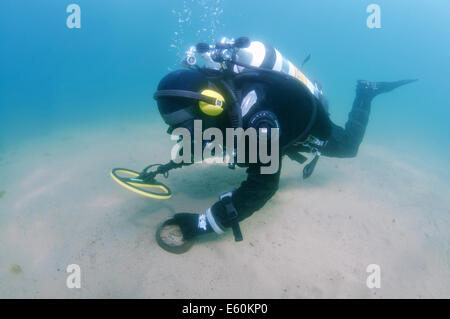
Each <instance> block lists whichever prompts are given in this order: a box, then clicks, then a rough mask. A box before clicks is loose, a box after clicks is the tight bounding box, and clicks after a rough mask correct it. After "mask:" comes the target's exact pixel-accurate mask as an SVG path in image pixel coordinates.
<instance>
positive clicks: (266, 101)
mask: <svg viewBox="0 0 450 319" xmlns="http://www.w3.org/2000/svg"><path fill="white" fill-rule="evenodd" d="M241 90H242V91H241V93H242V96H243V97H244V96H246V94H248V93H249V92H250V91H252V90H254V91H255V92H256V95H257V97H258V99H257V102H256V103H255V105H254V106H253V107H252V108H251V111H250V112H248V113H247V114H246V115H245V116H244V118H243V124H244V128H247V123H248V119H249V118H251V116H252V114H255V113H256V112H258V111H261V110H269V111H271V112H273V113H274V114H275V115H276V117H277V119H278V121H279V129H280V153H281V154H280V156H281V158H280V161H279V163H280V165H279V169H278V171H277V172H276V173H274V174H261V171H260V168H261V164H258V163H256V164H250V165H248V168H247V179H246V180H245V181H244V182H242V184H241V185H240V187H238V188H237V189H235V190H234V191H233V192H232V197H231V198H232V203H233V205H234V207H235V208H236V211H237V213H238V220H239V221H242V220H243V219H245V218H247V217H249V216H250V215H252V214H253V213H254V212H255V211H257V210H258V209H260V208H261V207H263V206H264V204H265V203H266V202H267V201H268V200H269V199H270V198H271V197H272V196H273V195H274V194H275V193H276V191H277V189H278V185H279V180H280V172H281V166H282V165H281V163H282V157H283V156H284V155H286V154H288V153H289V152H292V151H293V152H297V151H300V152H301V151H304V152H308V151H309V150H308V149H306V148H304V147H302V146H299V147H298V146H296V145H292V143H293V142H295V141H296V139H297V138H298V137H299V135H302V134H303V139H304V138H305V137H306V136H308V135H312V136H314V137H316V138H319V139H321V140H325V141H327V143H326V145H325V147H323V148H322V149H321V153H322V155H324V156H328V157H340V158H344V157H354V156H356V154H357V152H358V148H359V145H360V144H361V142H362V140H363V137H364V133H365V130H366V126H367V123H368V119H369V113H370V106H371V101H372V96H370V95H369V94H365V93H364V91H363V90H358V89H357V94H356V98H355V101H354V103H353V107H352V110H351V112H350V114H349V118H348V121H347V123H346V125H345V128H342V127H340V126H338V125H336V124H334V123H332V121H331V120H330V118H329V115H328V110H327V109H326V107H325V106H324V105H323V103H322V102H320V101H319V100H318V99H316V98H314V97H313V98H310V97H311V96H309V97H308V96H306V95H305V94H302V93H298V91H295V87H289V85H288V86H286V85H285V83H280V85H275V86H274V85H268V84H264V83H244V84H243V85H242V86H241ZM314 103H315V104H316V105H313V104H314ZM313 107H316V109H317V114H316V116H315V119H314V123H313V124H312V126H311V128H310V129H309V130H308V131H307V132H305V131H304V130H305V127H307V126H308V124H309V120H310V118H311V113H312V109H313ZM211 210H212V212H213V215H214V216H215V218H217V219H218V221H219V222H220V223H221V224H222V225H223V226H224V227H229V226H230V222H229V221H228V216H227V212H226V211H225V209H224V207H223V205H222V204H221V201H218V202H216V203H215V204H214V205H213V207H212V209H211Z"/></svg>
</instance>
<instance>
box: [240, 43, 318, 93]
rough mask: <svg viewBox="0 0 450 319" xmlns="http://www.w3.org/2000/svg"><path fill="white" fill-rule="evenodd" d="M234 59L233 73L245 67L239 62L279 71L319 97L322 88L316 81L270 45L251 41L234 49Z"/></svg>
mask: <svg viewBox="0 0 450 319" xmlns="http://www.w3.org/2000/svg"><path fill="white" fill-rule="evenodd" d="M234 61H236V62H237V64H238V65H235V66H234V67H233V71H234V72H235V73H241V72H242V71H244V69H245V67H242V66H239V64H243V65H249V66H252V67H254V68H262V69H268V70H272V71H276V72H281V73H284V74H287V75H290V76H292V77H294V78H296V79H297V80H299V81H300V82H302V83H303V84H304V85H305V86H306V87H307V88H308V90H309V91H310V92H311V93H312V94H313V95H314V96H315V97H316V98H318V99H320V98H321V95H322V90H321V89H320V88H319V85H318V83H316V82H312V81H310V80H309V79H308V78H307V77H306V76H305V75H304V74H303V72H301V71H300V69H299V68H297V67H296V66H295V65H294V64H293V63H292V62H291V61H289V60H288V59H286V58H285V57H283V55H282V54H281V53H280V52H279V51H278V50H277V49H275V48H273V47H271V46H270V45H267V44H264V43H262V42H259V41H252V42H250V43H249V46H248V47H246V48H240V49H239V50H237V51H236V53H235V58H234Z"/></svg>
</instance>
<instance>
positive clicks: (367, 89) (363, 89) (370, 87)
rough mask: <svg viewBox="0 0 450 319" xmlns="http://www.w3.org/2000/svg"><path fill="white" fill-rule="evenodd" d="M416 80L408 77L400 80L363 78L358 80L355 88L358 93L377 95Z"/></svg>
mask: <svg viewBox="0 0 450 319" xmlns="http://www.w3.org/2000/svg"><path fill="white" fill-rule="evenodd" d="M416 81H418V79H408V80H400V81H395V82H369V81H364V80H359V81H358V83H357V85H356V90H357V91H358V92H359V93H365V94H370V95H372V96H374V97H375V96H377V95H378V94H382V93H387V92H390V91H392V90H395V89H396V88H398V87H401V86H403V85H406V84H409V83H413V82H416Z"/></svg>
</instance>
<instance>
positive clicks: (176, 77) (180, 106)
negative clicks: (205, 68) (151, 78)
mask: <svg viewBox="0 0 450 319" xmlns="http://www.w3.org/2000/svg"><path fill="white" fill-rule="evenodd" d="M205 87H208V80H207V79H206V78H205V76H204V75H203V74H202V73H201V72H199V71H196V70H190V69H189V70H188V69H183V70H177V71H174V72H171V73H169V74H167V75H166V76H165V77H164V78H163V79H162V80H161V81H160V83H159V85H158V91H157V92H156V94H155V99H156V100H157V104H158V110H159V112H160V114H161V116H162V118H163V120H164V122H165V123H166V124H167V125H169V126H171V127H177V126H180V124H182V123H184V122H186V121H189V120H193V119H196V118H198V119H199V118H200V114H198V113H197V112H196V110H195V106H196V104H198V100H197V99H196V98H198V96H197V94H198V93H197V92H198V91H200V90H201V89H204V88H205ZM170 91H172V92H174V91H183V92H185V93H186V96H185V97H183V96H175V95H173V94H172V95H170V94H165V95H164V94H158V92H166V93H169V92H170ZM189 97H190V98H189Z"/></svg>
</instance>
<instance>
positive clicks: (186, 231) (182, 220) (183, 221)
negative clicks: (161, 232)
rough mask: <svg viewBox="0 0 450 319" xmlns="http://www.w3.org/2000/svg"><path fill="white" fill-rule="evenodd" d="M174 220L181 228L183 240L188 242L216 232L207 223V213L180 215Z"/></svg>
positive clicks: (176, 215)
mask: <svg viewBox="0 0 450 319" xmlns="http://www.w3.org/2000/svg"><path fill="white" fill-rule="evenodd" d="M173 218H174V219H175V221H176V223H177V224H178V226H179V227H180V229H181V232H182V234H183V238H184V239H186V240H189V239H192V238H194V237H197V236H199V235H203V234H208V233H211V232H213V231H214V230H213V229H212V228H211V226H210V225H209V223H208V221H207V218H206V213H203V214H192V213H178V214H175V215H174V216H173Z"/></svg>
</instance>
